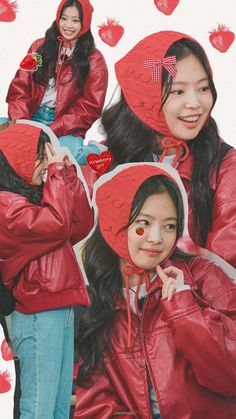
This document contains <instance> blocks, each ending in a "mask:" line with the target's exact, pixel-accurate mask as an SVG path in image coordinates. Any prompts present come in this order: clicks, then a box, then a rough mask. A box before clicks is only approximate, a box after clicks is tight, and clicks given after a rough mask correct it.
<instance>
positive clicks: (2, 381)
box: [0, 371, 11, 393]
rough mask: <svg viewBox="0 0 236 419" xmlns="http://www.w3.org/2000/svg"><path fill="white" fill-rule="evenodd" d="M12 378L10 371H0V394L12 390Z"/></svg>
mask: <svg viewBox="0 0 236 419" xmlns="http://www.w3.org/2000/svg"><path fill="white" fill-rule="evenodd" d="M10 381H11V377H10V374H9V372H8V371H4V372H2V371H0V393H7V392H8V391H10V390H11V383H10Z"/></svg>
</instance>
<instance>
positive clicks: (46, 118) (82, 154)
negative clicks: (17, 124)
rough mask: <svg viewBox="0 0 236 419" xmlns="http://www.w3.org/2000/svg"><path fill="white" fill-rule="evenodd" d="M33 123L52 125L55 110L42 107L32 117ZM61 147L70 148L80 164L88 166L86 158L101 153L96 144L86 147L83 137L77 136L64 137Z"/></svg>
mask: <svg viewBox="0 0 236 419" xmlns="http://www.w3.org/2000/svg"><path fill="white" fill-rule="evenodd" d="M32 120H33V121H37V122H42V123H43V124H45V125H47V126H48V125H50V124H51V123H52V122H53V121H54V120H55V109H54V108H49V107H47V106H41V107H40V108H39V109H38V110H37V112H36V113H35V114H34V115H33V116H32ZM58 139H59V141H60V144H61V146H63V147H68V148H69V150H70V152H71V154H72V155H73V157H74V158H75V160H76V161H77V163H78V164H81V165H85V164H87V160H86V157H87V155H88V154H90V153H98V154H99V153H100V150H99V147H97V146H96V145H95V144H90V145H84V139H83V137H80V136H79V137H76V136H75V135H71V134H68V135H63V136H61V137H59V138H58Z"/></svg>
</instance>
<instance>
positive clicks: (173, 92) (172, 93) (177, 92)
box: [170, 89, 184, 96]
mask: <svg viewBox="0 0 236 419" xmlns="http://www.w3.org/2000/svg"><path fill="white" fill-rule="evenodd" d="M183 93H184V91H183V90H182V89H177V90H171V91H170V94H171V95H175V96H177V95H182V94H183Z"/></svg>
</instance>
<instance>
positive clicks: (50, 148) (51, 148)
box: [46, 143, 56, 156]
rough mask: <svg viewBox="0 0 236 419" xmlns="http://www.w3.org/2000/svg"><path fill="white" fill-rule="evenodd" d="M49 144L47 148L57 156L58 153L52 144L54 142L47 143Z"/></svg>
mask: <svg viewBox="0 0 236 419" xmlns="http://www.w3.org/2000/svg"><path fill="white" fill-rule="evenodd" d="M46 144H47V148H48V149H49V150H50V152H51V155H52V156H55V155H56V152H55V150H54V148H53V146H52V144H50V143H46Z"/></svg>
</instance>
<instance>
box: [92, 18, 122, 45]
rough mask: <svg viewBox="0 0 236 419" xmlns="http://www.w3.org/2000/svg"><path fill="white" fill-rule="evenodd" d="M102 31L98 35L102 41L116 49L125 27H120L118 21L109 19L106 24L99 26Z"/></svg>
mask: <svg viewBox="0 0 236 419" xmlns="http://www.w3.org/2000/svg"><path fill="white" fill-rule="evenodd" d="M98 27H99V28H100V29H99V31H98V35H99V36H100V38H101V40H102V41H103V42H105V43H106V44H108V45H109V46H110V47H114V46H115V45H116V44H117V43H118V42H119V40H120V38H121V37H122V35H123V33H124V28H123V26H121V25H119V23H118V22H117V21H116V19H113V18H109V17H108V18H107V21H106V23H102V24H101V25H99V26H98Z"/></svg>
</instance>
